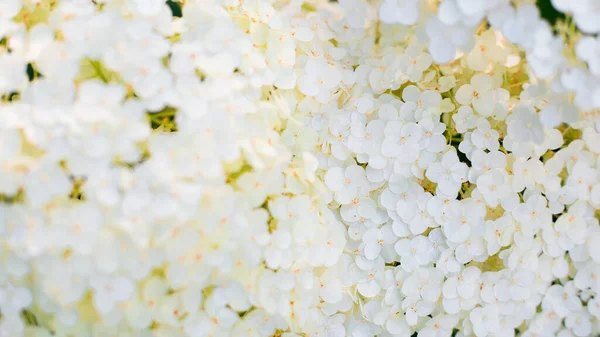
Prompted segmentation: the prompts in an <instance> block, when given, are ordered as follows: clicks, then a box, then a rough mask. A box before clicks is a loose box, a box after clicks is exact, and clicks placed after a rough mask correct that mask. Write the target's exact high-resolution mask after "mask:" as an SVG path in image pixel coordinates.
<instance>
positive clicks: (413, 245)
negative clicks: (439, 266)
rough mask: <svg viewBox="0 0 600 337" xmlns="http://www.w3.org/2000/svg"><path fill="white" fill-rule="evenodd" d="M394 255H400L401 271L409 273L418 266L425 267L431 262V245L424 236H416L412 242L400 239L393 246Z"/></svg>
mask: <svg viewBox="0 0 600 337" xmlns="http://www.w3.org/2000/svg"><path fill="white" fill-rule="evenodd" d="M394 248H395V249H396V253H398V255H400V265H401V266H402V269H404V270H406V271H408V272H410V271H413V270H415V269H416V268H418V267H419V266H424V265H427V264H428V263H430V262H431V258H432V254H431V251H432V250H433V249H434V248H433V244H432V243H431V242H430V241H429V240H428V239H427V238H426V237H424V236H422V235H418V236H416V237H415V238H413V239H412V240H410V239H402V240H399V241H398V242H396V244H395V245H394Z"/></svg>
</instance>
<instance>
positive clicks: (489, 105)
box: [456, 74, 509, 117]
mask: <svg viewBox="0 0 600 337" xmlns="http://www.w3.org/2000/svg"><path fill="white" fill-rule="evenodd" d="M508 96H509V95H508V92H507V91H506V90H504V89H501V88H498V89H496V88H494V83H493V80H492V77H491V76H489V75H487V74H477V75H475V76H473V77H472V78H471V81H470V84H463V85H462V86H461V87H460V88H459V89H458V91H457V92H456V101H457V102H458V103H460V104H462V105H469V104H472V105H473V109H474V110H475V111H476V112H477V113H478V114H480V115H481V116H484V117H490V116H493V115H495V114H496V115H505V113H504V112H503V110H506V109H507V108H506V101H507V100H508Z"/></svg>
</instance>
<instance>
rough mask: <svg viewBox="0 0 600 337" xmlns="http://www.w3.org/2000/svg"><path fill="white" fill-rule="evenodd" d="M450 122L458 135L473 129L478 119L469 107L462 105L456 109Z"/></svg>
mask: <svg viewBox="0 0 600 337" xmlns="http://www.w3.org/2000/svg"><path fill="white" fill-rule="evenodd" d="M452 120H453V121H454V123H456V131H457V132H458V133H465V132H466V131H469V130H471V129H473V128H475V126H477V121H478V120H479V119H478V118H477V117H475V115H474V114H473V109H471V107H470V106H466V105H463V106H461V107H460V108H458V111H457V113H456V114H454V115H452Z"/></svg>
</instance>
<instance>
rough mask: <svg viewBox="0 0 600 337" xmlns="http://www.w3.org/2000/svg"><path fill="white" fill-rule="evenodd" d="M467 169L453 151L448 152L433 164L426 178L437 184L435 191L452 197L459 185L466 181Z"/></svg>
mask: <svg viewBox="0 0 600 337" xmlns="http://www.w3.org/2000/svg"><path fill="white" fill-rule="evenodd" d="M468 171H469V168H468V166H467V165H466V164H465V163H461V162H460V161H459V159H458V155H457V154H456V151H455V150H450V151H448V152H446V153H445V154H444V155H443V156H442V160H441V162H439V163H433V164H432V165H431V166H430V167H429V168H428V169H427V173H426V176H427V178H428V179H429V180H431V181H433V182H435V183H438V186H437V189H438V190H439V191H440V192H442V193H443V194H445V195H450V196H454V195H456V194H457V193H458V191H459V190H460V187H461V184H462V183H463V182H465V181H466V180H467V174H468Z"/></svg>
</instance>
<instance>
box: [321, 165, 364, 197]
mask: <svg viewBox="0 0 600 337" xmlns="http://www.w3.org/2000/svg"><path fill="white" fill-rule="evenodd" d="M324 180H325V184H326V185H327V187H328V188H329V189H330V190H331V191H333V192H334V199H335V200H336V201H337V202H338V203H340V204H343V205H345V204H350V203H353V202H356V204H358V200H359V199H358V198H359V197H361V196H364V195H366V193H367V192H368V188H369V183H368V181H367V178H366V176H365V170H364V169H363V168H362V167H360V166H358V165H356V164H355V165H351V166H347V167H346V168H341V167H334V168H331V169H329V170H328V171H327V173H325V177H324Z"/></svg>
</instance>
